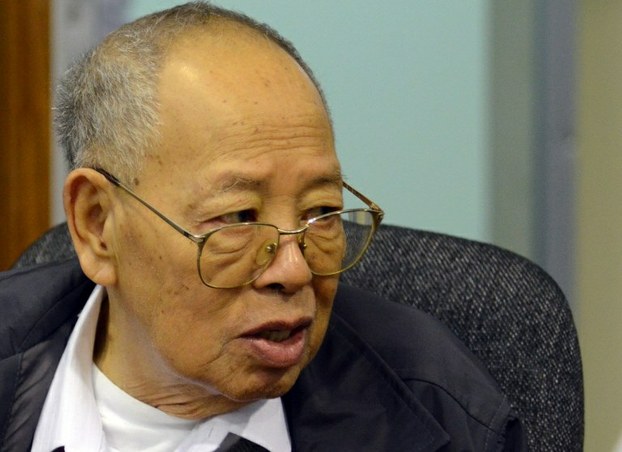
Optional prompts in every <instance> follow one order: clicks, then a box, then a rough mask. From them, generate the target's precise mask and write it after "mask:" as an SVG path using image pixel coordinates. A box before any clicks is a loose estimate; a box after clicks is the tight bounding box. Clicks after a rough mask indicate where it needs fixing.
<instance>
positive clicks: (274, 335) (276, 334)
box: [254, 324, 309, 342]
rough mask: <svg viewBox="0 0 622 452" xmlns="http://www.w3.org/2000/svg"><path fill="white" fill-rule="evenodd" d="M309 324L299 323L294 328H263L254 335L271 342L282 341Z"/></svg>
mask: <svg viewBox="0 0 622 452" xmlns="http://www.w3.org/2000/svg"><path fill="white" fill-rule="evenodd" d="M308 326H309V325H308V324H306V325H301V326H299V327H296V328H294V329H274V330H264V331H260V332H258V333H257V334H255V335H254V336H255V337H257V338H259V339H265V340H267V341H271V342H284V341H286V340H287V339H289V338H290V337H292V336H295V335H296V334H297V333H298V332H299V331H302V330H303V329H305V328H307V327H308Z"/></svg>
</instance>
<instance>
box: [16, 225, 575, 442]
mask: <svg viewBox="0 0 622 452" xmlns="http://www.w3.org/2000/svg"><path fill="white" fill-rule="evenodd" d="M73 254H74V251H73V248H72V246H71V243H70V241H69V235H68V233H67V228H66V225H60V226H57V227H55V228H53V229H52V230H50V231H49V232H48V233H46V234H45V235H44V236H43V237H42V238H41V239H39V240H38V241H37V242H35V244H33V245H32V246H31V247H30V248H29V249H28V250H27V251H26V252H25V253H24V254H23V255H22V256H21V257H20V259H19V260H18V262H17V263H16V266H26V265H32V264H36V263H42V262H48V261H54V260H60V259H63V258H65V257H68V256H71V255H73ZM342 280H343V281H344V282H347V283H349V284H352V285H355V286H358V287H361V288H364V289H368V290H370V291H372V292H376V293H378V294H380V295H383V296H385V297H386V298H388V299H391V300H393V301H396V302H398V303H405V304H410V305H413V306H416V307H418V308H419V309H421V310H423V311H426V312H428V313H430V314H432V315H433V316H435V317H436V318H438V319H440V320H441V321H442V322H443V323H445V324H446V325H448V326H449V328H450V329H451V330H452V331H453V332H454V333H455V334H456V335H457V336H458V337H459V338H460V339H462V341H463V342H464V343H465V344H466V345H467V346H468V347H469V348H470V349H471V350H472V351H473V352H474V353H475V354H476V355H477V356H479V357H480V359H481V360H482V361H483V362H484V364H485V365H486V366H487V367H488V369H489V371H490V373H491V374H492V375H493V377H494V378H496V380H497V381H498V383H499V385H500V386H501V388H502V389H503V390H504V391H505V393H506V394H507V396H508V398H509V399H510V401H511V403H512V405H513V406H514V408H515V410H516V411H517V412H518V414H519V415H520V417H521V419H522V421H523V424H524V426H525V430H526V432H527V436H528V438H527V439H528V443H529V449H530V450H533V451H555V452H557V451H565V452H568V451H580V450H582V447H583V374H582V367H581V357H580V354H579V345H578V341H577V334H576V330H575V326H574V323H573V319H572V314H571V312H570V309H569V307H568V303H567V301H566V299H565V297H564V295H563V293H562V292H561V291H560V289H559V288H558V286H557V285H556V284H555V282H554V281H553V280H552V279H551V278H550V277H549V276H548V275H547V274H546V273H544V272H543V271H542V270H541V269H540V268H539V267H537V266H535V265H534V264H532V263H531V262H529V261H527V260H525V259H524V258H521V257H519V256H517V255H515V254H513V253H510V252H508V251H505V250H502V249H500V248H497V247H495V246H492V245H486V244H482V243H477V242H473V241H468V240H464V239H459V238H456V237H450V236H447V235H442V234H436V233H431V232H422V231H417V230H413V229H407V228H401V227H396V226H382V227H381V228H380V230H379V231H378V235H377V236H376V238H375V240H374V243H373V244H372V246H371V248H370V250H369V251H368V254H367V255H366V256H365V258H364V259H363V261H362V262H361V263H360V264H359V265H358V266H357V267H355V268H354V269H352V270H349V271H348V272H346V273H345V274H344V275H343V277H342Z"/></svg>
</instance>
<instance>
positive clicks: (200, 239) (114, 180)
mask: <svg viewBox="0 0 622 452" xmlns="http://www.w3.org/2000/svg"><path fill="white" fill-rule="evenodd" d="M93 169H94V170H95V171H97V172H98V173H100V174H101V175H102V176H104V177H105V178H106V179H108V181H109V182H110V183H112V184H113V185H116V186H117V187H120V188H121V189H122V190H124V191H125V192H126V193H127V194H128V195H130V196H131V197H132V198H134V199H135V200H136V201H138V202H139V203H141V204H142V205H143V206H145V207H146V208H147V209H149V210H151V211H152V212H153V213H155V214H156V215H157V216H158V217H160V218H161V219H162V220H164V222H165V223H167V224H168V225H169V226H171V227H172V228H173V229H175V230H176V231H177V232H179V233H180V234H181V235H183V236H184V237H187V238H189V239H190V240H192V241H193V242H195V243H198V244H200V243H201V242H204V241H205V237H203V236H198V235H195V234H193V233H191V232H190V231H187V230H186V229H184V228H182V227H181V226H179V225H178V224H177V223H175V222H174V221H172V220H170V219H169V218H167V217H166V215H164V214H163V213H162V212H160V211H159V210H158V209H156V208H155V207H153V206H152V205H150V204H149V203H147V202H146V201H145V200H143V199H142V198H141V197H140V196H138V195H137V194H136V193H134V191H132V189H131V188H129V187H128V186H127V185H125V184H124V183H123V182H121V181H120V180H119V179H117V178H116V177H115V176H113V175H112V174H110V173H109V172H108V171H106V170H105V169H102V168H93Z"/></svg>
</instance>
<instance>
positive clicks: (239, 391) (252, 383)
mask: <svg viewBox="0 0 622 452" xmlns="http://www.w3.org/2000/svg"><path fill="white" fill-rule="evenodd" d="M300 371H301V369H300V368H290V369H287V370H283V369H268V370H263V371H261V372H258V373H257V374H255V375H253V376H250V377H248V378H246V379H243V380H244V381H242V383H241V385H240V387H238V388H232V387H230V388H227V389H225V391H223V392H222V394H223V395H225V396H226V397H228V398H229V399H231V400H233V401H235V402H247V403H248V402H254V401H256V400H261V399H274V398H276V397H281V396H283V395H285V394H286V393H287V392H288V391H289V390H290V389H291V388H292V387H293V386H294V384H295V383H296V380H298V376H299V375H300Z"/></svg>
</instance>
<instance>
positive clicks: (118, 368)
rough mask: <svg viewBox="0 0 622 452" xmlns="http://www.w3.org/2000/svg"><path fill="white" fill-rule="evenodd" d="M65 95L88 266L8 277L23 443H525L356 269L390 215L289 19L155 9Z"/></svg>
mask: <svg viewBox="0 0 622 452" xmlns="http://www.w3.org/2000/svg"><path fill="white" fill-rule="evenodd" d="M58 102H59V104H58V107H57V115H58V118H57V124H58V128H59V133H60V136H61V137H62V141H63V144H64V146H65V148H66V151H67V155H68V158H69V160H70V162H71V164H72V166H73V171H72V172H71V173H70V174H69V176H68V177H67V180H66V183H65V189H64V202H65V209H66V213H67V220H68V225H69V228H70V232H71V236H72V239H73V243H74V246H75V250H76V253H77V256H78V259H79V265H78V263H77V262H74V261H73V260H71V261H66V262H61V263H55V264H52V265H46V266H43V267H38V268H31V269H27V270H24V271H19V272H13V273H9V274H7V275H4V276H3V278H2V280H1V282H0V295H1V302H0V312H1V313H2V316H3V326H2V329H1V330H0V332H1V336H0V340H1V343H0V346H1V351H2V355H1V356H0V359H2V361H0V376H1V377H2V380H1V383H0V384H1V385H2V388H1V391H0V406H1V407H2V408H1V409H0V410H1V412H0V448H1V449H2V450H27V449H29V448H30V447H32V450H35V451H50V450H55V449H59V450H60V449H61V448H64V450H67V451H105V450H115V451H138V450H141V451H142V450H149V451H172V450H184V451H185V450H197V451H199V450H200V451H209V450H266V449H267V450H271V451H287V450H325V451H354V450H373V451H383V450H386V451H394V450H421V451H433V450H443V451H454V450H472V451H486V450H491V451H492V450H515V449H519V448H520V447H522V446H521V431H520V425H519V424H518V422H517V421H516V420H515V418H514V417H513V415H512V413H511V411H510V408H509V406H508V404H507V402H506V400H505V398H504V397H503V395H502V394H500V393H499V391H498V389H497V387H496V385H495V383H494V382H493V381H492V379H491V378H490V377H489V376H488V374H487V373H486V371H485V370H483V368H482V366H481V365H480V364H479V363H478V362H476V360H475V358H473V357H472V356H471V355H470V354H469V352H468V351H466V350H465V348H464V347H463V346H462V345H461V344H459V343H458V342H457V341H456V339H454V338H453V337H452V336H451V334H450V333H448V332H447V331H446V330H445V329H444V328H443V327H442V326H440V325H438V324H437V323H436V322H435V321H433V320H432V319H430V318H428V317H426V316H424V315H423V314H421V313H419V312H417V311H414V310H412V309H410V308H407V307H404V306H399V305H395V304H391V303H387V302H385V301H383V300H379V299H377V298H374V297H373V296H371V295H370V294H366V293H363V292H360V291H357V290H356V289H353V288H347V287H339V284H338V274H339V273H340V272H342V271H344V270H347V269H348V268H349V267H351V266H352V265H354V264H355V263H356V262H357V261H358V260H359V259H360V257H361V256H362V254H363V253H364V252H365V250H366V248H367V246H368V245H369V241H370V240H371V238H372V235H373V233H374V230H375V228H376V227H377V225H378V224H379V222H380V220H381V218H382V211H381V209H380V208H379V207H378V206H377V205H375V204H374V203H373V202H371V201H370V200H369V199H368V198H366V197H365V196H363V195H362V194H360V193H359V192H357V191H356V190H354V189H353V188H351V187H349V186H348V185H347V184H346V183H345V182H343V178H342V173H341V168H340V165H339V161H338V159H337V157H336V154H335V149H334V139H333V131H332V127H331V122H330V118H329V114H328V112H327V108H326V105H325V101H324V98H323V95H322V93H321V91H320V89H319V87H318V84H317V83H316V81H315V80H314V78H313V76H312V74H311V72H310V71H309V69H308V68H307V67H306V65H305V64H304V62H303V61H302V60H301V59H300V58H299V56H298V54H297V53H296V51H295V50H294V49H293V47H291V45H290V44H289V43H287V42H286V41H285V40H283V38H281V37H280V36H279V35H277V34H276V33H275V32H274V31H272V30H270V29H269V28H267V27H266V26H264V25H260V24H257V23H255V22H253V21H252V20H250V19H249V18H247V17H245V16H242V15H239V14H234V13H232V12H229V11H226V10H222V9H219V8H215V7H212V6H210V5H207V4H204V3H193V4H188V5H183V6H179V7H176V8H173V9H171V10H167V11H163V12H160V13H156V14H154V15H151V16H147V17H145V18H142V19H139V20H138V21H136V22H134V23H131V24H129V25H126V26H124V27H122V28H121V29H119V30H118V31H116V32H115V33H113V34H111V35H110V36H109V37H108V38H107V39H106V40H104V42H103V43H102V44H101V45H99V46H98V47H97V48H96V49H95V50H94V51H92V52H91V53H90V54H88V55H87V56H86V57H85V58H84V59H83V60H82V61H81V62H79V63H78V64H76V65H75V66H74V67H73V68H71V70H70V71H69V72H68V74H67V76H66V78H65V80H64V82H63V85H62V87H61V91H60V94H59V101H58ZM344 191H347V192H351V193H353V194H354V195H355V196H356V197H357V198H358V199H359V202H360V205H359V206H350V205H345V204H344V196H343V193H344ZM333 306H334V312H333Z"/></svg>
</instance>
